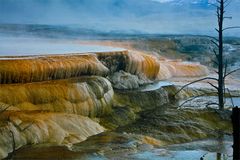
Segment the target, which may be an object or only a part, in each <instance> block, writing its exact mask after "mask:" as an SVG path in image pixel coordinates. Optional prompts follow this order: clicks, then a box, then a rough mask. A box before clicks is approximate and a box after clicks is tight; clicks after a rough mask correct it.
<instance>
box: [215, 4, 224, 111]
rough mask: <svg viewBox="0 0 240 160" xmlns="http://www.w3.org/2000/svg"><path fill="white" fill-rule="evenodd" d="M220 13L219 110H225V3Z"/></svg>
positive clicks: (220, 8) (219, 10)
mask: <svg viewBox="0 0 240 160" xmlns="http://www.w3.org/2000/svg"><path fill="white" fill-rule="evenodd" d="M217 12H218V13H217V14H218V30H217V32H218V42H219V44H218V57H217V58H218V104H219V109H220V110H223V109H224V91H223V90H224V79H223V19H224V18H223V15H224V1H223V0H221V1H220V5H219V9H218V11H217Z"/></svg>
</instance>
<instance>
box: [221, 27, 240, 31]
mask: <svg viewBox="0 0 240 160" xmlns="http://www.w3.org/2000/svg"><path fill="white" fill-rule="evenodd" d="M229 29H240V26H234V27H226V28H223V30H222V31H226V30H229Z"/></svg>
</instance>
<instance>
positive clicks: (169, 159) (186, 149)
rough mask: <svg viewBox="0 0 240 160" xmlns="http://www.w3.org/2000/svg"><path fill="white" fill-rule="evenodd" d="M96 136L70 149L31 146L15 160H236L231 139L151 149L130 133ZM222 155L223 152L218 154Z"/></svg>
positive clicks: (23, 150)
mask: <svg viewBox="0 0 240 160" xmlns="http://www.w3.org/2000/svg"><path fill="white" fill-rule="evenodd" d="M106 135H107V137H108V139H107V140H106V139H104V136H94V137H93V138H90V140H87V141H85V142H83V143H80V144H76V145H74V146H73V150H69V149H68V148H67V147H64V146H62V147H57V146H33V147H31V146H28V147H25V148H23V149H20V150H18V151H17V152H16V155H15V158H14V159H34V158H39V159H64V158H65V159H91V160H105V159H119V160H122V159H124V160H126V159H139V160H199V159H200V158H201V157H202V158H203V160H216V159H217V157H219V156H221V158H219V159H217V160H230V159H232V158H231V156H232V147H231V145H232V141H231V137H229V136H225V137H223V139H222V140H219V139H204V140H199V141H194V142H190V143H183V144H176V145H170V146H165V147H161V148H151V147H148V146H146V145H145V146H144V144H141V143H138V142H137V141H136V139H134V138H133V137H132V135H131V136H127V135H126V134H119V133H117V135H116V133H110V134H106ZM106 135H105V136H106ZM218 152H219V153H218Z"/></svg>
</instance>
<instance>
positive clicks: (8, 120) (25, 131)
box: [0, 111, 105, 159]
mask: <svg viewBox="0 0 240 160" xmlns="http://www.w3.org/2000/svg"><path fill="white" fill-rule="evenodd" d="M104 130H105V129H104V128H103V127H102V126H100V125H99V124H98V123H96V122H94V121H93V120H91V119H90V118H88V117H83V116H79V115H73V114H64V113H46V112H45V113H44V112H22V111H20V112H19V111H16V112H13V111H11V112H9V111H8V112H4V113H3V114H1V127H0V131H1V136H0V146H1V147H0V159H2V158H4V157H6V156H7V155H8V153H10V152H12V151H13V138H14V141H15V145H16V148H15V149H18V148H20V147H21V146H24V145H27V144H41V143H51V144H56V145H72V144H73V143H78V142H81V141H84V140H86V139H87V137H89V136H92V135H95V134H98V133H101V132H103V131H104Z"/></svg>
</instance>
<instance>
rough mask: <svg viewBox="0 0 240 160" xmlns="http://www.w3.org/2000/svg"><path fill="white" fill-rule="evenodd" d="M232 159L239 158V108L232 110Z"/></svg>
mask: <svg viewBox="0 0 240 160" xmlns="http://www.w3.org/2000/svg"><path fill="white" fill-rule="evenodd" d="M232 126H233V160H240V108H238V107H235V108H233V110H232Z"/></svg>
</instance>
